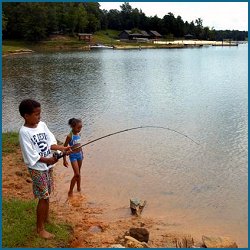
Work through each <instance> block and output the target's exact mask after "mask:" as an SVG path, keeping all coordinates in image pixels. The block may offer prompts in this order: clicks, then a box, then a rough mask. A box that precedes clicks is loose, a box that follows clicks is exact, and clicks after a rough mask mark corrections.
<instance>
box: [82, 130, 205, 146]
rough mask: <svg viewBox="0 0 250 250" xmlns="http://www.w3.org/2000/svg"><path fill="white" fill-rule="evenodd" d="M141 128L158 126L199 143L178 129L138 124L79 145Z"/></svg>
mask: <svg viewBox="0 0 250 250" xmlns="http://www.w3.org/2000/svg"><path fill="white" fill-rule="evenodd" d="M143 128H158V129H165V130H169V131H172V132H175V133H177V134H180V135H182V136H184V137H186V138H188V139H189V140H191V141H192V142H194V143H195V144H197V145H199V146H200V144H199V143H198V142H196V141H195V140H193V139H192V138H191V137H189V136H188V135H185V134H183V133H181V132H179V131H177V130H175V129H171V128H168V127H162V126H139V127H134V128H127V129H124V130H120V131H117V132H114V133H111V134H107V135H104V136H102V137H99V138H97V139H94V140H92V141H89V142H87V143H85V144H83V145H81V146H80V147H84V146H86V145H88V144H91V143H93V142H96V141H99V140H101V139H104V138H106V137H109V136H112V135H116V134H120V133H124V132H128V131H131V130H135V129H143Z"/></svg>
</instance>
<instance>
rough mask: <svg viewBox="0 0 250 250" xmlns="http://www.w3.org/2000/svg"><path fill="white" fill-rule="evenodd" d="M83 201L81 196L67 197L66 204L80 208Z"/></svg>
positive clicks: (83, 198)
mask: <svg viewBox="0 0 250 250" xmlns="http://www.w3.org/2000/svg"><path fill="white" fill-rule="evenodd" d="M84 200H85V197H84V196H83V195H82V194H74V195H73V196H71V197H68V199H67V202H68V203H69V204H70V205H71V206H73V207H80V206H81V205H82V203H83V201H84Z"/></svg>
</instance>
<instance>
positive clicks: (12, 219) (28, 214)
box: [2, 132, 72, 248]
mask: <svg viewBox="0 0 250 250" xmlns="http://www.w3.org/2000/svg"><path fill="white" fill-rule="evenodd" d="M23 165H24V164H23V160H22V157H21V152H20V147H19V141H18V133H16V132H8V133H2V192H3V198H2V246H3V247H32V248H38V247H39V248H48V247H53V248H55V247H69V242H70V238H71V235H72V228H71V226H70V225H69V224H65V223H62V222H59V221H58V220H57V218H56V217H55V215H53V214H52V215H50V220H51V223H49V224H47V225H46V229H47V230H48V231H49V232H51V233H53V234H55V238H54V239H52V240H44V239H41V238H39V237H38V236H37V234H36V205H37V201H36V200H34V199H32V184H31V183H27V181H26V180H27V179H28V177H29V175H28V172H27V170H26V167H25V166H23ZM27 194H29V197H30V198H27ZM25 197H26V198H25Z"/></svg>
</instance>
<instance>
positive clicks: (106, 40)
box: [2, 30, 180, 55]
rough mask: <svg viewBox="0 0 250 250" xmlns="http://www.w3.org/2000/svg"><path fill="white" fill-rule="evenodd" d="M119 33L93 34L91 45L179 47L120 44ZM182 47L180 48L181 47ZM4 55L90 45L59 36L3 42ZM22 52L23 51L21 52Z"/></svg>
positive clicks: (112, 31)
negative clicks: (35, 40)
mask: <svg viewBox="0 0 250 250" xmlns="http://www.w3.org/2000/svg"><path fill="white" fill-rule="evenodd" d="M118 35H119V31H116V30H101V31H97V32H95V34H93V39H92V41H91V44H96V43H101V44H105V45H108V46H115V48H117V49H131V48H132V49H133V48H136V49H137V48H139V47H140V48H169V47H178V46H177V45H174V46H173V45H157V44H152V43H139V42H129V43H127V42H120V41H119V40H118ZM179 47H180V46H179ZM2 49H3V51H2V53H3V55H7V54H11V53H15V52H16V53H18V52H19V51H20V50H33V51H56V50H61V51H63V50H65V51H66V50H89V44H88V43H86V42H84V41H79V39H78V37H77V36H67V35H63V36H61V35H57V36H53V37H50V38H49V39H47V40H44V41H40V42H37V43H31V42H27V41H26V42H25V41H12V40H3V46H2ZM20 52H22V51H20Z"/></svg>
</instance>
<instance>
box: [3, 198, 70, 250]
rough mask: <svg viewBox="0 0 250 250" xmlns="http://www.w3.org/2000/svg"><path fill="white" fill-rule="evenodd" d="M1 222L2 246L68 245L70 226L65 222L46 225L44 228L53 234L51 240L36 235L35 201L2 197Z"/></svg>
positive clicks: (36, 246)
mask: <svg viewBox="0 0 250 250" xmlns="http://www.w3.org/2000/svg"><path fill="white" fill-rule="evenodd" d="M54 220H55V218H52V221H54ZM2 222H3V223H2V246H3V247H31V248H38V247H39V248H40V247H42V248H44V247H45V248H47V247H68V242H69V239H70V232H71V227H70V226H68V225H65V224H55V223H49V224H48V225H46V229H47V230H48V231H49V232H51V233H53V234H55V238H54V239H52V240H44V239H42V238H39V237H37V235H36V233H35V225H36V202H35V201H22V200H17V199H11V200H7V199H3V205H2Z"/></svg>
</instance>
